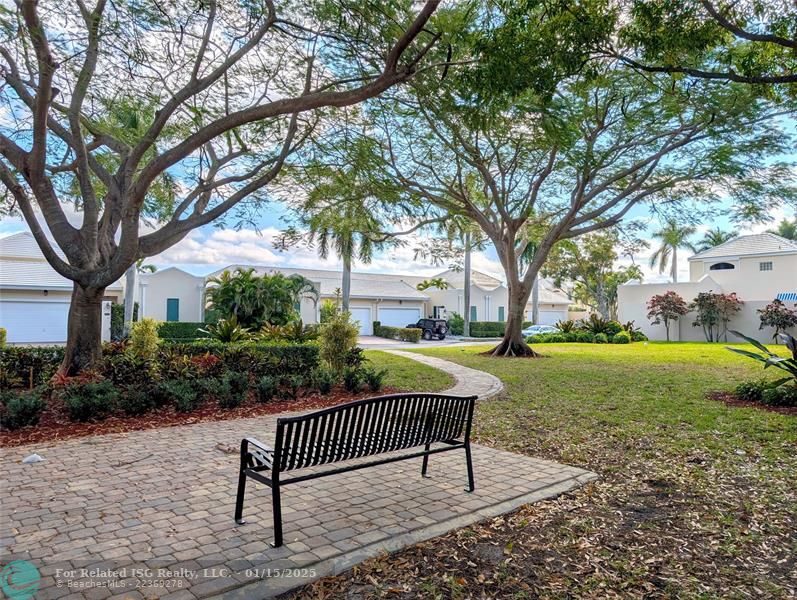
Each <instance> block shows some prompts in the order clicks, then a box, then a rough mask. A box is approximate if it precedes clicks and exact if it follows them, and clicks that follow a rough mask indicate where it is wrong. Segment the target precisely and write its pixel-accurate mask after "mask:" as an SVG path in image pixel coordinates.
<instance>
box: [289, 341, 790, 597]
mask: <svg viewBox="0 0 797 600" xmlns="http://www.w3.org/2000/svg"><path fill="white" fill-rule="evenodd" d="M485 349H486V347H460V348H439V349H428V350H424V351H423V353H424V354H429V355H434V356H439V357H441V358H446V359H449V360H452V361H454V362H458V363H461V364H463V365H467V366H469V367H474V368H477V369H482V370H485V371H489V372H491V373H493V374H495V375H497V376H499V377H500V378H501V379H502V380H503V381H504V383H505V384H506V385H507V390H508V394H507V395H506V396H505V397H503V398H499V399H494V400H490V401H488V402H484V403H480V404H479V405H478V409H477V414H476V417H475V427H476V429H475V435H476V441H478V442H479V443H481V444H486V445H489V446H494V447H498V448H503V449H507V450H511V451H514V452H520V453H524V454H529V455H533V456H537V457H542V458H546V459H550V460H555V461H559V462H564V463H569V464H572V465H576V466H579V467H583V468H587V469H590V470H592V471H595V472H597V473H599V474H600V476H601V478H600V480H598V481H597V482H595V483H592V484H589V485H588V486H586V487H585V488H582V489H581V490H578V491H576V492H573V493H569V494H566V495H564V496H562V497H560V498H558V499H556V500H552V501H547V502H542V503H539V504H536V505H533V506H526V507H524V508H522V509H520V510H518V511H516V512H515V513H512V514H510V515H505V516H504V517H503V518H498V519H494V520H493V521H491V522H487V523H484V524H481V525H477V526H473V527H468V528H466V529H463V530H459V531H457V532H454V533H451V534H449V535H446V536H443V537H441V538H438V539H435V540H433V541H431V542H427V543H423V544H419V545H417V546H414V547H412V548H409V549H407V550H405V551H403V552H401V553H398V554H396V555H393V556H390V557H385V558H383V559H380V560H372V561H369V562H367V563H365V564H364V565H362V566H361V567H358V568H356V569H355V570H354V571H353V572H350V573H348V574H345V575H343V576H341V577H338V578H329V579H327V580H322V581H321V582H318V583H317V584H315V586H312V587H309V588H305V589H304V590H302V591H301V592H299V593H298V594H297V596H299V597H307V598H309V597H315V596H316V595H318V594H321V593H328V594H329V597H345V596H346V594H351V593H355V594H361V596H362V597H366V598H370V597H374V598H383V597H389V598H415V597H428V598H469V597H474V598H480V597H489V598H496V597H498V598H537V597H544V598H569V597H578V598H584V597H587V598H606V597H624V598H625V597H683V598H694V597H701V598H718V597H723V598H727V597H739V598H749V597H753V598H761V597H780V598H786V597H794V595H795V594H797V566H795V565H796V564H797V563H795V556H797V419H795V418H794V417H790V416H785V415H781V414H776V413H772V412H767V411H764V410H759V409H753V408H734V407H728V406H726V405H724V404H723V403H721V402H717V401H712V400H708V399H706V397H705V395H706V393H707V392H709V391H712V390H729V389H732V387H733V386H734V385H735V384H736V383H738V382H740V381H742V380H744V379H750V378H760V377H761V376H762V375H763V371H762V369H761V367H760V366H759V364H758V363H755V362H753V361H751V360H747V359H745V358H743V357H741V356H738V355H735V354H733V353H731V352H728V351H727V350H725V349H724V348H723V346H722V345H721V344H717V345H709V344H675V343H673V344H665V343H650V344H647V345H643V344H633V345H629V346H614V345H587V344H558V345H548V344H546V345H544V346H539V347H537V350H539V351H541V352H543V353H544V355H545V358H541V359H538V360H528V359H491V358H488V357H484V356H479V355H478V353H479V352H482V351H484V350H485ZM771 370H772V369H770V371H771ZM771 376H772V377H773V378H774V376H775V373H772V375H771ZM476 485H477V487H478V473H477V474H476ZM357 597H360V596H357Z"/></svg>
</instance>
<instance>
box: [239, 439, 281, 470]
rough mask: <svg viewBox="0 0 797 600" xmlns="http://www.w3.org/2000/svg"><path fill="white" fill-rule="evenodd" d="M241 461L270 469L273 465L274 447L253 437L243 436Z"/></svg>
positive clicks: (255, 466)
mask: <svg viewBox="0 0 797 600" xmlns="http://www.w3.org/2000/svg"><path fill="white" fill-rule="evenodd" d="M241 462H242V464H245V465H251V466H252V467H254V468H259V469H260V468H265V469H268V470H271V469H272V468H273V466H274V448H272V447H271V446H268V445H267V444H264V443H263V442H261V441H259V440H256V439H255V438H244V439H243V440H242V441H241Z"/></svg>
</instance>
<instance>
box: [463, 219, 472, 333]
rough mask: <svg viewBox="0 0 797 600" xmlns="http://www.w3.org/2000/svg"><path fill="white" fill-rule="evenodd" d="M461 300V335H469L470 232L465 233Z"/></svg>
mask: <svg viewBox="0 0 797 600" xmlns="http://www.w3.org/2000/svg"><path fill="white" fill-rule="evenodd" d="M462 301H463V302H464V303H465V314H464V315H462V318H463V320H464V323H463V324H462V336H463V337H468V336H469V335H470V233H466V234H465V272H464V273H463V290H462Z"/></svg>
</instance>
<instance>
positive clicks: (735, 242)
mask: <svg viewBox="0 0 797 600" xmlns="http://www.w3.org/2000/svg"><path fill="white" fill-rule="evenodd" d="M791 253H797V242H793V241H791V240H787V239H786V238H784V237H781V236H779V235H775V234H774V233H757V234H754V235H740V236H739V237H735V238H733V239H732V240H728V241H727V242H725V243H724V244H720V245H719V246H714V247H713V248H709V249H708V250H704V251H703V252H698V253H697V254H695V255H694V256H690V257H689V260H702V259H705V258H723V257H726V256H728V257H729V256H750V255H757V254H791Z"/></svg>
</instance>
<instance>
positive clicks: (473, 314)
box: [470, 306, 478, 323]
mask: <svg viewBox="0 0 797 600" xmlns="http://www.w3.org/2000/svg"><path fill="white" fill-rule="evenodd" d="M477 316H478V314H477V312H476V307H475V306H471V307H470V320H471V322H472V323H475V322H476V321H478V319H477V318H476V317H477Z"/></svg>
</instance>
